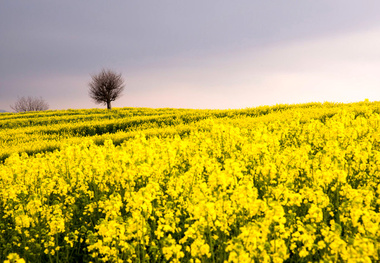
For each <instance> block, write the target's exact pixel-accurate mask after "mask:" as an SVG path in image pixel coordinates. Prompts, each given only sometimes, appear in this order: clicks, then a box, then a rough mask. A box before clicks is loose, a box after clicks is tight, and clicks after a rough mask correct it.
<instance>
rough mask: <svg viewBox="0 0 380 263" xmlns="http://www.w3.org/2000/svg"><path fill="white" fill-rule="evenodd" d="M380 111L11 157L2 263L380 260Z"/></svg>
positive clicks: (296, 113)
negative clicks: (3, 262)
mask: <svg viewBox="0 0 380 263" xmlns="http://www.w3.org/2000/svg"><path fill="white" fill-rule="evenodd" d="M379 107H380V106H379V105H378V104H373V105H371V104H369V105H367V106H366V105H362V104H361V105H351V106H349V107H348V106H347V107H346V106H344V105H342V106H339V107H337V108H336V109H335V108H334V110H333V112H332V114H327V115H326V114H319V112H320V111H323V109H322V108H320V109H319V108H318V107H316V108H313V109H311V110H309V111H302V110H300V109H297V108H290V109H286V110H285V111H281V112H275V113H273V114H271V115H265V116H262V117H250V116H246V115H245V116H240V115H239V116H237V117H234V118H232V117H231V118H228V116H227V117H225V118H207V119H204V120H202V121H201V122H200V123H198V124H191V125H190V127H195V128H193V129H190V131H189V133H185V134H182V135H181V136H180V135H178V134H175V133H173V132H172V133H170V134H169V135H168V136H156V135H152V136H149V137H147V136H146V135H145V134H144V130H143V129H141V131H136V134H135V135H134V137H133V138H130V139H128V140H125V141H124V142H120V145H115V144H114V143H113V142H112V140H105V142H104V144H99V143H95V142H94V140H93V138H91V137H90V138H86V137H83V138H82V139H81V142H79V140H78V141H76V142H75V143H68V142H67V141H66V142H63V143H62V144H61V145H60V146H59V149H58V150H55V151H52V152H45V153H36V154H35V155H31V156H28V155H27V154H25V153H20V154H17V153H16V154H11V155H10V156H9V157H8V158H6V159H5V161H4V163H3V164H0V231H1V234H0V260H2V261H3V260H5V262H24V261H26V262H275V263H277V262H379V260H380V259H379V256H380V211H379V208H380V199H379V196H380V151H379V150H380V132H379V128H380V116H379ZM359 108H360V110H358V109H359ZM326 116H327V117H326ZM180 125H183V124H180ZM179 127H180V126H179ZM181 127H182V126H181Z"/></svg>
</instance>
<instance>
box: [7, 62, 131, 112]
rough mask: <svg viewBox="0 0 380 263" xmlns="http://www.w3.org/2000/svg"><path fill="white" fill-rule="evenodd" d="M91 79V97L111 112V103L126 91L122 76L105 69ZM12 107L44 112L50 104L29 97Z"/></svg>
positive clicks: (19, 100)
mask: <svg viewBox="0 0 380 263" xmlns="http://www.w3.org/2000/svg"><path fill="white" fill-rule="evenodd" d="M91 78H92V80H91V82H90V83H89V86H90V89H89V91H88V93H89V95H90V97H91V98H92V99H93V100H94V101H95V103H97V104H103V105H107V109H109V110H111V102H112V101H115V100H116V99H117V98H119V97H120V96H121V93H122V92H123V90H124V79H123V78H122V76H121V74H117V73H115V72H114V71H112V70H109V69H107V70H106V69H103V70H102V71H101V72H100V73H98V74H96V75H92V76H91ZM10 107H11V108H12V110H13V111H14V112H26V111H44V110H48V109H49V104H48V103H47V102H46V101H45V100H44V99H42V98H41V97H39V98H37V97H30V96H29V97H21V98H18V99H17V101H16V102H15V103H14V104H13V105H10Z"/></svg>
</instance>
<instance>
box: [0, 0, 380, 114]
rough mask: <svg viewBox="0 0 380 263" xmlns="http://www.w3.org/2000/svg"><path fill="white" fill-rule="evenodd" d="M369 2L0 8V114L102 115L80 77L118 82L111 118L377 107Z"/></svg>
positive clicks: (373, 7)
mask: <svg viewBox="0 0 380 263" xmlns="http://www.w3.org/2000/svg"><path fill="white" fill-rule="evenodd" d="M379 13H380V1H378V0H372V1H369V0H356V1H353V0H333V1H332V0H318V1H315V0H288V1H284V0H272V1H262V0H260V1H258V0H244V1H243V0H238V1H231V0H209V1H205V0H202V1H201V0H191V1H178V0H177V1H176V0H160V1H157V0H139V1H132V0H130V1H125V0H124V1H121V0H120V1H112V0H111V1H104V0H91V1H72V0H66V1H47V0H46V1H38V0H35V1H25V0H24V1H19V0H8V1H7V0H5V1H1V2H0V109H4V110H10V107H9V105H10V104H12V103H13V102H14V101H16V99H17V98H18V97H21V96H37V97H40V96H41V97H43V98H44V99H45V100H46V101H47V102H48V103H49V104H50V108H51V109H68V108H72V109H78V108H95V107H99V108H103V107H104V106H102V105H97V104H95V103H94V102H92V101H91V99H90V98H89V96H88V83H89V81H90V80H91V74H96V73H98V72H99V71H100V70H101V69H102V68H109V69H113V70H115V71H116V72H119V73H122V75H123V76H124V78H125V82H126V87H125V91H124V93H123V96H122V97H121V98H120V99H118V100H117V101H115V102H114V103H113V107H154V108H157V107H175V108H219V109H227V108H246V107H255V106H259V105H274V104H278V103H304V102H313V101H319V102H324V101H333V102H355V101H362V100H364V99H366V98H368V99H369V100H370V101H378V100H380V16H379Z"/></svg>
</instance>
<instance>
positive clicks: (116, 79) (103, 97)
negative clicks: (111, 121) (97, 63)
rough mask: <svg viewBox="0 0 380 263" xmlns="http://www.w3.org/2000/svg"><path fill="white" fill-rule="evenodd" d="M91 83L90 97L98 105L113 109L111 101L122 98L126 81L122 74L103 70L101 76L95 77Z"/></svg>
mask: <svg viewBox="0 0 380 263" xmlns="http://www.w3.org/2000/svg"><path fill="white" fill-rule="evenodd" d="M91 77H92V81H91V82H90V83H89V86H90V89H89V95H90V97H91V98H92V99H93V100H94V101H95V103H97V104H103V105H107V109H109V110H110V109H111V101H114V100H116V99H117V98H119V97H120V96H121V93H122V91H123V90H124V80H123V78H122V77H121V74H117V73H115V72H113V71H111V70H109V69H108V70H105V69H103V70H102V71H101V72H100V73H99V74H97V75H93V76H91Z"/></svg>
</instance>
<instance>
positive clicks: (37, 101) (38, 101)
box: [10, 96, 49, 112]
mask: <svg viewBox="0 0 380 263" xmlns="http://www.w3.org/2000/svg"><path fill="white" fill-rule="evenodd" d="M10 107H11V108H12V110H14V111H15V112H25V111H43V110H48V109H49V104H48V103H47V102H46V101H45V100H44V99H42V98H41V97H39V98H33V97H30V96H28V97H26V98H25V97H21V98H18V99H17V101H16V102H15V104H13V105H10Z"/></svg>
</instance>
